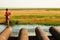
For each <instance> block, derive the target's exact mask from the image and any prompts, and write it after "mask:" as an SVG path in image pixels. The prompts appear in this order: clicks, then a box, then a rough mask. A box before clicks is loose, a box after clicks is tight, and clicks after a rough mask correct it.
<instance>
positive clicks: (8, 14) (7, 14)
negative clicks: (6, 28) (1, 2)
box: [5, 8, 11, 25]
mask: <svg viewBox="0 0 60 40" xmlns="http://www.w3.org/2000/svg"><path fill="white" fill-rule="evenodd" d="M10 15H11V13H10V12H9V10H8V8H6V12H5V17H6V24H7V25H9V19H10Z"/></svg>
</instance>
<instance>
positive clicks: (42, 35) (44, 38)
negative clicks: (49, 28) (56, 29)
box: [35, 27, 50, 40]
mask: <svg viewBox="0 0 60 40" xmlns="http://www.w3.org/2000/svg"><path fill="white" fill-rule="evenodd" d="M35 32H36V36H37V37H38V39H39V40H50V39H49V38H48V36H47V34H46V33H45V31H44V30H43V29H42V28H39V27H37V28H36V29H35Z"/></svg>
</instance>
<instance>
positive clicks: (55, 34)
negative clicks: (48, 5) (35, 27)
mask: <svg viewBox="0 0 60 40" xmlns="http://www.w3.org/2000/svg"><path fill="white" fill-rule="evenodd" d="M49 32H50V33H51V34H52V36H53V37H54V38H55V39H56V40H60V30H58V29H56V27H50V29H49Z"/></svg>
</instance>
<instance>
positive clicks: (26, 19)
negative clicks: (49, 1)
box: [0, 9, 60, 25]
mask: <svg viewBox="0 0 60 40" xmlns="http://www.w3.org/2000/svg"><path fill="white" fill-rule="evenodd" d="M9 11H10V12H11V16H10V24H31V25H33V24H38V25H60V9H10V10H9ZM4 23H5V10H4V9H0V24H4Z"/></svg>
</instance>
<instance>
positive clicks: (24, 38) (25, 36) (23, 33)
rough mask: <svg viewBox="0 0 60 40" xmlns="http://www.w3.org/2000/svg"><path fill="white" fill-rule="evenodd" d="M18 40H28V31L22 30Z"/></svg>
mask: <svg viewBox="0 0 60 40" xmlns="http://www.w3.org/2000/svg"><path fill="white" fill-rule="evenodd" d="M18 40H28V30H27V29H25V28H22V29H21V30H20V31H19V34H18Z"/></svg>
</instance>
